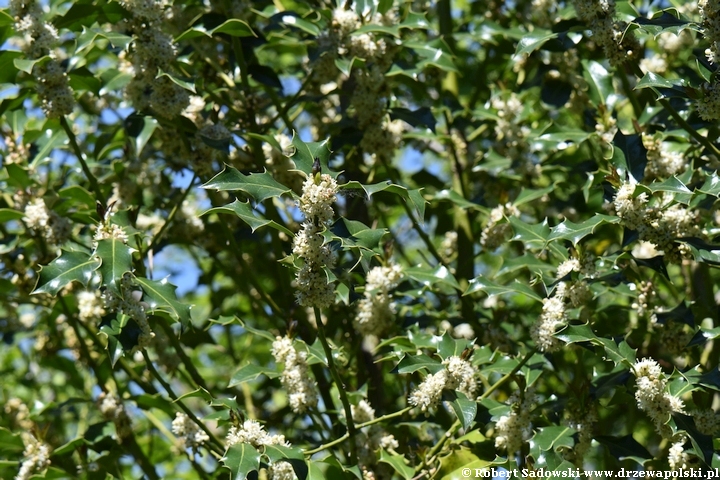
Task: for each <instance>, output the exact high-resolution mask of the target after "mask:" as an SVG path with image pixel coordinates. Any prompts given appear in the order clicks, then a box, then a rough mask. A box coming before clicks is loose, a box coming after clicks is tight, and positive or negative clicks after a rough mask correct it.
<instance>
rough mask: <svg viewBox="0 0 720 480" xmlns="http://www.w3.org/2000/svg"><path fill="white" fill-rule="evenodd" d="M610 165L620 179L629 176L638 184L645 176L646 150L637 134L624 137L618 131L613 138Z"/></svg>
mask: <svg viewBox="0 0 720 480" xmlns="http://www.w3.org/2000/svg"><path fill="white" fill-rule="evenodd" d="M612 144H613V156H612V159H611V162H612V164H613V165H614V166H615V168H616V169H617V170H618V174H619V175H620V177H621V178H623V179H625V178H627V177H628V176H631V177H632V178H634V179H635V180H636V181H638V182H640V181H641V180H642V179H643V177H644V176H645V166H646V165H647V148H645V145H643V143H642V137H641V136H640V135H638V134H632V135H625V134H623V133H622V131H621V130H618V131H617V133H616V134H615V137H614V138H613V142H612Z"/></svg>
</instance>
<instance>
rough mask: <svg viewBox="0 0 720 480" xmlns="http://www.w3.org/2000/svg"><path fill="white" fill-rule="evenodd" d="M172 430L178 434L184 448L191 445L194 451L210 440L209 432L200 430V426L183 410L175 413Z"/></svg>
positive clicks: (179, 441)
mask: <svg viewBox="0 0 720 480" xmlns="http://www.w3.org/2000/svg"><path fill="white" fill-rule="evenodd" d="M172 432H173V433H174V434H175V435H177V436H178V443H179V444H180V448H182V449H183V450H185V449H186V448H188V447H189V448H191V449H192V450H193V451H197V449H198V447H200V446H201V445H203V444H204V443H205V442H207V441H208V440H210V437H209V436H208V434H207V433H205V432H204V431H202V430H200V427H198V426H197V424H196V423H195V422H193V421H192V420H190V417H188V416H187V415H185V414H184V413H181V412H177V413H176V414H175V419H174V420H173V421H172Z"/></svg>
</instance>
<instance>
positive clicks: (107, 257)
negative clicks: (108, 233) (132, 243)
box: [95, 238, 132, 295]
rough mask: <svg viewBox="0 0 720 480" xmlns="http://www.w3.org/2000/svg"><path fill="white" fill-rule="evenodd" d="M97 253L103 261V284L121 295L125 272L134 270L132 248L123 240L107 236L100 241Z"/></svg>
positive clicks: (101, 266)
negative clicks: (121, 281) (121, 284)
mask: <svg viewBox="0 0 720 480" xmlns="http://www.w3.org/2000/svg"><path fill="white" fill-rule="evenodd" d="M95 255H96V256H97V258H99V259H100V260H101V262H102V264H101V265H100V269H99V272H100V275H101V276H102V284H103V286H105V287H107V288H108V289H110V290H111V291H113V292H114V293H116V294H118V295H120V280H122V277H123V274H124V273H125V272H130V271H132V249H131V248H130V247H128V246H127V245H125V244H124V243H123V242H122V241H121V240H116V239H114V238H107V239H104V240H100V241H99V242H98V246H97V249H96V250H95Z"/></svg>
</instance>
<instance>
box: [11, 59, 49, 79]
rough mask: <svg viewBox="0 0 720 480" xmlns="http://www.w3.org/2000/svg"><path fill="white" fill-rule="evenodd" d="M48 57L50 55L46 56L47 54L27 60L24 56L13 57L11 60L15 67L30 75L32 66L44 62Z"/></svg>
mask: <svg viewBox="0 0 720 480" xmlns="http://www.w3.org/2000/svg"><path fill="white" fill-rule="evenodd" d="M49 59H50V57H48V56H45V57H40V58H36V59H33V60H28V59H25V58H15V59H14V60H13V64H14V65H15V68H17V69H18V70H20V71H22V72H25V73H27V74H28V75H31V74H32V71H33V68H34V67H35V65H36V64H38V63H41V62H44V61H46V60H49Z"/></svg>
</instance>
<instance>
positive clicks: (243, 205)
mask: <svg viewBox="0 0 720 480" xmlns="http://www.w3.org/2000/svg"><path fill="white" fill-rule="evenodd" d="M210 213H234V214H235V215H237V216H238V218H240V220H242V221H243V222H245V223H247V224H248V225H249V226H250V229H251V230H252V231H253V232H255V230H257V229H258V228H261V227H264V226H266V225H267V226H269V227H272V228H274V229H275V230H279V231H281V232H284V233H286V234H288V235H290V236H293V235H295V234H294V233H293V232H291V231H290V230H288V229H287V228H285V227H284V226H282V225H280V224H279V223H277V222H276V221H274V220H268V219H267V218H265V217H263V216H262V215H261V214H260V213H259V212H258V211H257V210H255V209H254V208H253V207H252V205H250V202H241V201H240V200H235V201H234V202H232V203H229V204H227V205H225V206H224V207H215V208H211V209H210V210H207V211H206V212H203V213H201V214H200V216H203V215H208V214H210Z"/></svg>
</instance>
